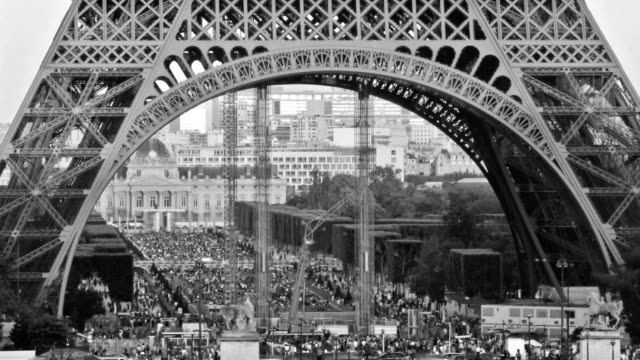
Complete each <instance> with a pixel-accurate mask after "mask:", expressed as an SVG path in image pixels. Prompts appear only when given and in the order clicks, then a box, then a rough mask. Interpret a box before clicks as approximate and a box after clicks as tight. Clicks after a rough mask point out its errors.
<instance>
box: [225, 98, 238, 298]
mask: <svg viewBox="0 0 640 360" xmlns="http://www.w3.org/2000/svg"><path fill="white" fill-rule="evenodd" d="M237 103H238V97H237V94H236V93H235V92H230V93H228V94H226V95H224V99H223V109H222V118H223V123H224V149H225V162H224V169H225V171H224V175H225V191H226V204H225V208H224V230H225V232H226V236H225V239H224V250H225V261H226V262H228V266H226V267H225V268H224V269H225V270H224V271H225V274H224V280H225V302H226V303H227V304H235V303H236V302H237V301H238V252H237V242H238V227H237V226H236V189H237V182H238V164H237V160H238V157H237V148H238V133H237V126H238V110H237Z"/></svg>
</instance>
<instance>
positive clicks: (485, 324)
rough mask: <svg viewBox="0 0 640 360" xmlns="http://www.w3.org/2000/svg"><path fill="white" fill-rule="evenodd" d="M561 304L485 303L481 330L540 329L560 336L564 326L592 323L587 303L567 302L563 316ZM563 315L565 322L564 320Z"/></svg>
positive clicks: (490, 331)
mask: <svg viewBox="0 0 640 360" xmlns="http://www.w3.org/2000/svg"><path fill="white" fill-rule="evenodd" d="M562 310H563V309H562V307H561V306H559V305H556V304H553V305H550V304H543V303H540V304H532V303H530V304H518V305H497V304H491V305H482V306H481V310H480V311H481V321H482V334H489V333H495V332H510V333H529V332H531V333H538V334H543V335H544V336H545V338H547V339H559V338H560V337H561V329H562V330H563V331H564V334H566V333H567V329H566V326H567V322H568V323H569V333H572V332H573V331H574V330H575V329H576V328H578V327H584V326H585V325H588V323H589V317H588V315H587V314H588V311H589V308H588V307H587V306H575V305H571V306H566V307H564V312H565V314H564V316H562ZM563 318H564V324H562V325H561V320H562V319H563Z"/></svg>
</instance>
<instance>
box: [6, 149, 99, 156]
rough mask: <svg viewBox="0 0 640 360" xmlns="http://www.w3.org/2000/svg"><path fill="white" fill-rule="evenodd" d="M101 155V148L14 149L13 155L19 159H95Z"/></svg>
mask: <svg viewBox="0 0 640 360" xmlns="http://www.w3.org/2000/svg"><path fill="white" fill-rule="evenodd" d="M101 153H102V148H77V149H42V148H38V149H14V154H16V155H19V156H20V157H21V158H28V157H46V156H51V155H54V154H55V155H57V156H59V157H95V156H99V155H100V154H101Z"/></svg>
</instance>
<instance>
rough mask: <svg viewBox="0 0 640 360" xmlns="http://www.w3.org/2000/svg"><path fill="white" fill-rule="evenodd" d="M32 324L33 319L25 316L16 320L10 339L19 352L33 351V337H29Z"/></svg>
mask: <svg viewBox="0 0 640 360" xmlns="http://www.w3.org/2000/svg"><path fill="white" fill-rule="evenodd" d="M30 323H31V319H30V318H29V317H28V316H26V315H23V316H20V317H19V318H17V319H16V322H15V324H14V325H13V329H11V333H10V334H9V339H11V342H13V344H14V345H15V347H16V349H18V350H30V349H33V347H32V346H31V337H30V335H29V325H30Z"/></svg>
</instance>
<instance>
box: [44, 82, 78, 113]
mask: <svg viewBox="0 0 640 360" xmlns="http://www.w3.org/2000/svg"><path fill="white" fill-rule="evenodd" d="M44 79H45V80H46V81H47V84H49V87H50V88H51V90H53V92H54V93H55V94H56V95H57V96H58V98H59V99H60V100H62V102H63V103H64V104H65V105H66V106H67V107H68V108H69V109H73V108H75V107H76V102H75V101H73V99H72V98H71V96H69V93H68V92H67V91H66V90H65V89H63V88H62V86H60V84H58V82H57V81H56V79H54V78H53V76H52V75H51V74H48V75H47V76H45V77H44Z"/></svg>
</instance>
